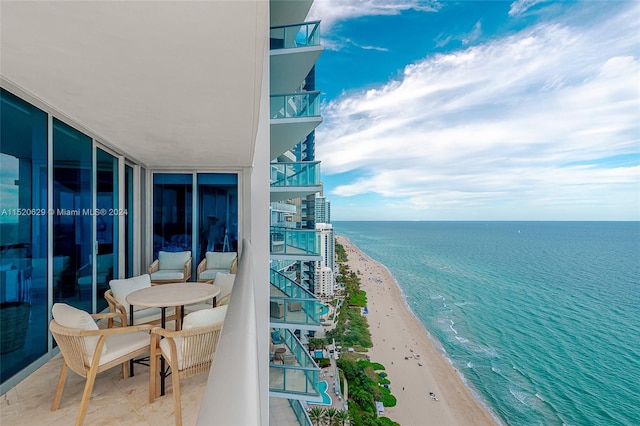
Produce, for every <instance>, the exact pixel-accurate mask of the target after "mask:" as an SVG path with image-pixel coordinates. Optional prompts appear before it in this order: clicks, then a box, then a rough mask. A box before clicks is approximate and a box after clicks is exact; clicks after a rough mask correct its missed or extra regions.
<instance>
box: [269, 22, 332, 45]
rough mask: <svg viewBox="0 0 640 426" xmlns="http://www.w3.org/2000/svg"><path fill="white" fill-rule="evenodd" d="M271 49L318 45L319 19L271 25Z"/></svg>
mask: <svg viewBox="0 0 640 426" xmlns="http://www.w3.org/2000/svg"><path fill="white" fill-rule="evenodd" d="M270 38H271V49H272V50H276V49H293V48H296V47H309V46H320V21H311V22H303V23H301V24H289V25H278V26H275V27H271V32H270Z"/></svg>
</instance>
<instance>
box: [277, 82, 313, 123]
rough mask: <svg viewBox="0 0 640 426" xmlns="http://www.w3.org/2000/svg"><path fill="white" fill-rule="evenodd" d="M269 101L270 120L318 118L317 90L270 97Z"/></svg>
mask: <svg viewBox="0 0 640 426" xmlns="http://www.w3.org/2000/svg"><path fill="white" fill-rule="evenodd" d="M270 100H271V103H270V111H271V120H278V119H287V118H289V119H291V118H305V117H319V116H320V91H319V90H313V91H309V92H296V93H285V94H281V95H271V96H270ZM272 124H273V121H272Z"/></svg>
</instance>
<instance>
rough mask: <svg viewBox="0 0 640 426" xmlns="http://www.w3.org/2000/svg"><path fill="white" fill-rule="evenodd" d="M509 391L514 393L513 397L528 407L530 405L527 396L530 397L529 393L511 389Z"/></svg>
mask: <svg viewBox="0 0 640 426" xmlns="http://www.w3.org/2000/svg"><path fill="white" fill-rule="evenodd" d="M509 393H510V394H511V395H513V397H514V398H515V399H517V400H518V402H520V403H521V404H522V405H526V406H527V407H528V406H529V404H527V398H528V397H529V395H528V394H527V393H526V392H523V391H519V390H515V389H509Z"/></svg>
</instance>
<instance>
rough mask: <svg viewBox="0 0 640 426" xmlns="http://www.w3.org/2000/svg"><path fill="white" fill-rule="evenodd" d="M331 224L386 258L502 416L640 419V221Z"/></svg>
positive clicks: (528, 421) (423, 316) (547, 421)
mask: <svg viewBox="0 0 640 426" xmlns="http://www.w3.org/2000/svg"><path fill="white" fill-rule="evenodd" d="M334 229H335V230H336V233H337V234H339V235H344V236H346V237H348V238H349V239H350V240H351V241H352V242H353V243H355V244H356V245H357V246H358V247H359V248H360V249H362V250H363V251H364V252H365V253H367V254H368V255H370V256H371V257H372V258H373V259H375V260H377V261H379V262H381V263H382V264H384V265H385V266H386V267H387V268H389V270H390V271H391V273H392V274H393V276H394V277H395V279H396V280H397V282H398V284H399V286H400V287H401V289H402V291H403V292H404V294H405V297H406V300H407V304H408V305H409V307H410V308H411V310H412V311H413V312H414V314H415V315H416V316H417V317H418V318H419V319H420V321H421V322H422V323H423V324H424V326H425V328H426V329H427V330H428V331H429V333H430V334H431V337H432V338H433V339H434V340H436V341H437V342H438V343H439V344H440V345H441V346H442V348H443V350H444V351H445V352H446V356H447V358H449V360H450V361H451V362H452V363H453V365H454V366H455V367H456V368H457V369H458V371H460V373H461V374H462V375H463V378H464V379H465V381H466V382H467V383H468V384H469V386H470V387H471V388H472V390H474V392H475V393H476V394H477V395H478V396H479V399H480V400H482V401H483V403H485V405H487V406H488V407H489V408H490V409H491V410H492V411H493V413H494V414H495V416H496V417H498V418H499V419H500V420H501V421H502V422H503V423H505V424H509V425H562V424H567V425H640V260H639V259H640V223H639V222H623V223H621V222H334ZM391 380H393V378H391Z"/></svg>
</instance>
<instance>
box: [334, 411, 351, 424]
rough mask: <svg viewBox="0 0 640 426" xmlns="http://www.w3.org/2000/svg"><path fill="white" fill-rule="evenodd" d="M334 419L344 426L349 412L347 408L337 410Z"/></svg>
mask: <svg viewBox="0 0 640 426" xmlns="http://www.w3.org/2000/svg"><path fill="white" fill-rule="evenodd" d="M336 420H337V421H338V422H340V424H341V425H342V426H344V425H345V424H346V423H347V422H348V421H349V412H348V411H347V410H338V412H337V413H336Z"/></svg>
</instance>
